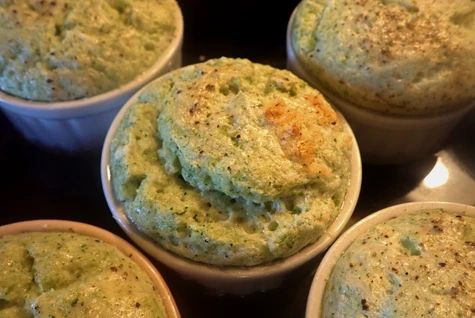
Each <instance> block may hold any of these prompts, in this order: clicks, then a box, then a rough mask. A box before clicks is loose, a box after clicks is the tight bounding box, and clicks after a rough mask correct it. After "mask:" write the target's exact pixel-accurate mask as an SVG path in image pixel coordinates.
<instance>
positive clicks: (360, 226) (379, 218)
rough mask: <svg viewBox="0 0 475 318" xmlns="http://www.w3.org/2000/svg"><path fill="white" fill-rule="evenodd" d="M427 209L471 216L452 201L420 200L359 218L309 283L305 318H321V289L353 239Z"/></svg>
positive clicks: (473, 208)
mask: <svg viewBox="0 0 475 318" xmlns="http://www.w3.org/2000/svg"><path fill="white" fill-rule="evenodd" d="M431 209H442V210H444V211H446V212H449V213H458V214H462V215H470V216H473V217H475V206H471V205H467V204H462V203H455V202H443V201H423V202H407V203H402V204H397V205H393V206H389V207H387V208H384V209H381V210H379V211H377V212H375V213H372V214H370V215H368V216H367V217H365V218H363V219H361V220H360V221H358V222H357V223H355V224H354V225H353V226H351V227H350V228H349V229H348V230H347V231H345V232H344V233H343V234H342V235H340V237H339V238H338V239H337V240H336V241H335V243H333V245H332V246H331V247H330V249H329V250H328V251H327V253H326V254H325V256H324V257H323V259H322V261H321V262H320V265H319V266H318V268H317V272H316V274H315V276H314V278H313V280H312V284H311V287H310V292H309V294H308V298H307V306H306V318H316V317H320V316H321V309H322V308H321V305H322V301H323V296H324V292H325V286H326V282H327V281H328V279H329V277H330V275H331V272H332V269H333V266H334V265H335V264H336V262H337V260H338V258H339V257H340V255H341V254H342V253H343V252H344V251H345V250H346V249H347V248H348V246H349V245H350V244H351V243H352V242H353V241H354V240H355V239H356V238H357V237H359V236H360V235H362V234H363V233H365V232H366V231H368V230H369V229H370V228H372V227H374V226H376V225H377V224H380V223H382V222H385V221H387V220H389V219H392V218H394V217H397V216H400V215H405V214H411V213H415V212H417V211H421V210H431Z"/></svg>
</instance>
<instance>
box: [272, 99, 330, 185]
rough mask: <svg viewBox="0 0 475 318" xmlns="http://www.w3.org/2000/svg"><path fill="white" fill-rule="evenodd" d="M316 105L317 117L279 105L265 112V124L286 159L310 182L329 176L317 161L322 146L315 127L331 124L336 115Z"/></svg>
mask: <svg viewBox="0 0 475 318" xmlns="http://www.w3.org/2000/svg"><path fill="white" fill-rule="evenodd" d="M315 104H316V103H315ZM312 105H314V104H313V103H312ZM318 105H319V111H318V112H317V113H310V112H309V113H302V112H299V111H296V110H294V109H290V108H288V107H287V106H286V105H285V103H284V102H282V101H278V102H275V103H273V104H272V105H270V106H268V107H267V108H266V110H265V112H264V117H265V119H266V122H267V123H268V124H270V126H271V128H272V130H273V131H274V133H275V134H276V135H277V138H278V139H279V143H280V146H281V147H282V150H283V151H284V153H285V155H286V156H287V157H288V158H289V159H290V160H292V161H294V162H296V163H299V164H300V165H302V167H303V169H304V171H305V172H306V173H307V174H308V175H309V177H312V178H313V177H317V176H323V177H330V176H331V173H332V172H331V169H330V168H329V167H328V166H327V165H326V164H324V163H322V162H320V161H319V160H318V158H317V153H318V148H319V146H320V144H322V143H323V140H322V136H321V135H320V133H319V131H318V125H317V123H321V122H322V121H323V122H325V123H332V122H335V121H336V120H337V118H336V114H334V113H333V116H334V117H333V116H332V113H331V112H330V111H331V110H330V111H329V110H327V109H325V108H324V107H323V105H321V104H318ZM322 115H323V116H322ZM322 118H323V119H322Z"/></svg>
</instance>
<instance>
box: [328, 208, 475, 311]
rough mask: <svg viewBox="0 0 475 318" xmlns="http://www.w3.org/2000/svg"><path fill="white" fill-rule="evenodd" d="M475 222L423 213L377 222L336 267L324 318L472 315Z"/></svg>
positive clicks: (468, 218)
mask: <svg viewBox="0 0 475 318" xmlns="http://www.w3.org/2000/svg"><path fill="white" fill-rule="evenodd" d="M474 315H475V218H474V217H471V216H464V215H458V214H457V213H449V212H445V211H443V210H423V211H418V212H416V213H412V214H407V215H403V216H399V217H396V218H393V219H391V220H388V221H386V222H384V223H381V224H378V225H376V226H375V227H374V228H372V229H370V230H369V231H367V232H366V233H364V234H362V235H361V236H360V237H358V238H357V239H355V241H354V242H353V243H352V244H351V245H350V246H349V247H348V249H347V250H346V251H345V252H344V254H343V255H342V256H341V257H340V259H339V260H338V261H337V264H336V265H335V267H334V269H333V272H332V274H331V277H330V279H329V281H328V283H327V286H326V289H325V295H324V304H323V313H322V317H324V318H327V317H431V318H433V317H439V318H452V317H474Z"/></svg>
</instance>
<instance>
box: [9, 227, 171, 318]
mask: <svg viewBox="0 0 475 318" xmlns="http://www.w3.org/2000/svg"><path fill="white" fill-rule="evenodd" d="M26 232H74V233H80V234H84V235H88V236H92V237H95V238H98V239H100V240H102V241H104V242H106V243H108V244H110V245H113V246H115V247H116V248H118V249H119V250H120V251H121V252H122V253H124V254H125V255H127V256H129V257H130V259H131V260H133V261H134V262H135V263H137V265H138V266H139V267H140V268H141V269H143V270H144V272H145V273H147V275H148V276H149V277H150V279H151V280H152V283H153V284H154V286H155V287H156V292H157V297H159V298H160V299H161V300H162V302H163V305H164V307H165V311H166V313H167V317H170V318H179V317H180V313H179V311H178V308H177V306H176V303H175V300H174V299H173V296H172V294H171V292H170V290H169V289H168V286H167V284H166V283H165V281H164V280H163V278H162V276H161V275H160V273H159V272H158V271H157V270H156V269H155V267H154V266H153V265H152V263H150V261H149V260H148V259H147V258H146V257H145V256H144V255H143V254H142V253H140V252H139V251H138V250H137V249H136V248H135V247H133V246H132V245H131V244H130V243H128V242H127V241H125V240H123V239H122V238H120V237H118V236H117V235H115V234H113V233H111V232H109V231H106V230H104V229H101V228H99V227H96V226H93V225H90V224H86V223H80V222H74V221H65V220H33V221H24V222H18V223H11V224H7V225H2V226H0V237H1V236H4V235H12V234H20V233H26Z"/></svg>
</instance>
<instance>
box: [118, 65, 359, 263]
mask: <svg viewBox="0 0 475 318" xmlns="http://www.w3.org/2000/svg"><path fill="white" fill-rule="evenodd" d="M351 147H352V146H351V137H350V135H349V133H348V130H347V128H346V126H345V124H344V122H343V121H342V119H341V117H340V116H339V115H338V114H337V113H336V112H335V111H333V109H332V108H331V107H330V105H329V104H328V103H327V102H326V101H325V100H324V99H323V97H322V96H321V95H320V93H318V92H317V91H316V90H314V89H312V88H311V87H309V86H308V85H307V84H306V83H305V82H303V81H302V80H300V79H298V78H296V77H295V76H294V75H292V74H291V73H289V72H287V71H282V70H277V69H274V68H271V67H269V66H264V65H260V64H253V63H251V62H250V61H248V60H241V59H226V58H222V59H217V60H210V61H208V62H206V63H202V64H197V65H194V66H190V67H186V68H184V69H181V70H178V71H176V72H173V73H171V74H169V75H167V76H165V77H163V78H161V79H160V80H159V81H157V82H155V83H154V84H153V85H152V86H150V87H149V88H148V89H147V90H146V91H144V92H143V93H142V95H141V96H140V97H139V99H138V101H137V102H136V103H135V104H133V105H132V106H131V107H130V109H129V110H128V113H127V114H126V116H125V118H124V119H123V121H122V123H121V124H120V127H119V128H118V131H117V133H116V135H115V136H114V139H113V142H112V148H111V173H112V182H113V186H114V191H115V195H116V196H117V198H118V199H119V200H120V201H122V202H123V204H124V206H125V210H126V213H127V215H128V217H129V218H130V220H132V222H133V223H134V224H135V225H136V226H137V227H138V228H139V229H140V230H142V231H143V232H145V233H146V234H148V235H149V236H151V237H152V238H153V239H154V240H156V241H157V242H158V243H160V244H161V245H162V246H164V247H165V248H167V249H169V250H171V251H173V252H175V253H177V254H179V255H182V256H185V257H188V258H191V259H193V260H197V261H201V262H205V263H210V264H218V265H246V266H249V265H256V264H261V263H266V262H270V261H272V260H275V259H279V258H283V257H287V256H289V255H292V254H294V253H295V252H297V251H299V250H300V249H302V248H303V247H304V246H306V245H308V244H310V243H312V242H314V241H316V240H317V239H318V238H319V237H320V236H321V235H322V233H324V231H325V229H326V228H327V227H328V226H329V225H330V224H331V223H332V222H333V220H334V219H335V217H336V216H337V215H338V213H339V211H340V207H341V204H342V200H343V198H344V196H345V194H346V191H347V189H348V183H349V174H350V153H351Z"/></svg>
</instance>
